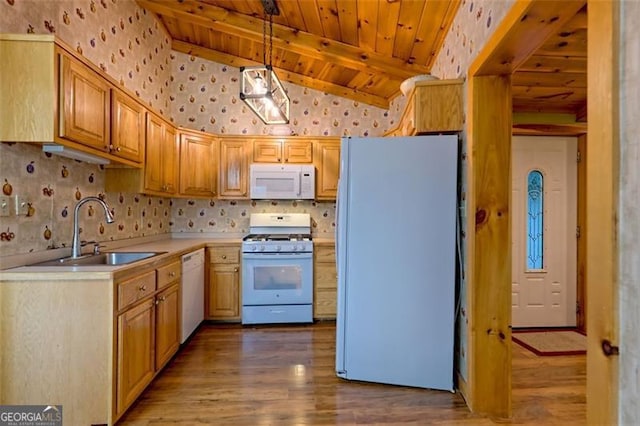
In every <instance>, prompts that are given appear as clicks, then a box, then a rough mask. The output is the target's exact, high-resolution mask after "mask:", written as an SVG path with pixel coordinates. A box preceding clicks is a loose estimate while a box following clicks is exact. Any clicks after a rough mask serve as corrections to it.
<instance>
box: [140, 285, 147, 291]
mask: <svg viewBox="0 0 640 426" xmlns="http://www.w3.org/2000/svg"><path fill="white" fill-rule="evenodd" d="M138 290H140V291H147V286H146V285H144V284H142V285H141V286H140V287H138Z"/></svg>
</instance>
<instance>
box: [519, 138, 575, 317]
mask: <svg viewBox="0 0 640 426" xmlns="http://www.w3.org/2000/svg"><path fill="white" fill-rule="evenodd" d="M512 150H513V153H512V199H511V205H512V213H513V215H512V239H511V240H512V244H513V247H512V256H513V257H512V296H511V304H512V326H513V327H562V326H575V325H576V308H575V307H576V177H577V167H576V154H577V140H576V138H575V137H546V136H545V137H542V136H515V137H514V138H513V145H512Z"/></svg>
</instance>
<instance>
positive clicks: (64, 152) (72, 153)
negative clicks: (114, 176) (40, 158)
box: [42, 143, 110, 164]
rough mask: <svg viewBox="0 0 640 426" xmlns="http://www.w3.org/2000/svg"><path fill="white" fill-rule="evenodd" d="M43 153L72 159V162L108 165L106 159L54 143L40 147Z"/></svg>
mask: <svg viewBox="0 0 640 426" xmlns="http://www.w3.org/2000/svg"><path fill="white" fill-rule="evenodd" d="M42 151H43V152H49V153H51V154H55V155H60V156H61V157H67V158H72V159H74V160H79V161H84V162H85V163H93V164H109V163H110V161H109V160H107V159H106V158H102V157H98V156H97V155H93V154H88V153H86V152H82V151H78V150H77V149H73V148H69V147H66V146H63V145H58V144H55V143H47V144H44V145H42Z"/></svg>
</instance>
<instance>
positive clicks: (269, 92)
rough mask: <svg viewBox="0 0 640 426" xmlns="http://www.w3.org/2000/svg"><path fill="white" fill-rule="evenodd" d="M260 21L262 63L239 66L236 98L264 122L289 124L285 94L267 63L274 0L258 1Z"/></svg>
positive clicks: (271, 39)
mask: <svg viewBox="0 0 640 426" xmlns="http://www.w3.org/2000/svg"><path fill="white" fill-rule="evenodd" d="M262 2H263V6H264V13H265V19H264V21H263V32H262V40H263V42H262V44H263V53H262V59H263V62H264V65H258V66H251V67H240V99H242V100H243V101H244V102H245V103H246V104H247V105H248V106H249V108H251V110H252V111H253V112H255V113H256V115H257V116H258V117H260V119H261V120H262V121H263V122H264V123H265V124H287V123H289V103H290V101H289V96H287V92H285V90H284V87H283V86H282V83H280V80H279V79H278V76H276V73H275V72H274V71H273V67H272V65H271V57H272V55H273V15H278V14H279V13H280V12H279V10H278V7H277V6H276V4H275V0H262ZM267 15H269V62H268V63H267V19H266V16H267Z"/></svg>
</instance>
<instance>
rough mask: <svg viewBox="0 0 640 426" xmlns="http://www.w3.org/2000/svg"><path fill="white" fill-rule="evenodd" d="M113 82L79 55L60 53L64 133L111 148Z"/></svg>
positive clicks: (100, 148) (100, 146) (74, 139)
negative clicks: (80, 58)
mask: <svg viewBox="0 0 640 426" xmlns="http://www.w3.org/2000/svg"><path fill="white" fill-rule="evenodd" d="M110 88H111V87H110V85H109V84H108V83H107V82H106V81H105V80H104V79H103V78H102V77H100V76H99V75H97V74H96V73H94V72H93V71H91V70H90V69H88V68H87V67H86V66H84V65H83V64H82V63H80V62H79V61H77V60H76V59H74V58H72V57H71V56H68V55H66V54H64V53H61V54H60V99H59V101H60V111H61V115H62V116H61V117H60V128H59V131H60V137H62V138H66V139H70V140H72V141H75V142H78V143H81V144H84V145H88V146H91V147H94V148H96V149H99V150H102V151H108V150H109V141H110V139H109V123H110V105H111V103H110V99H111V98H110V96H111V95H110Z"/></svg>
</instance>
